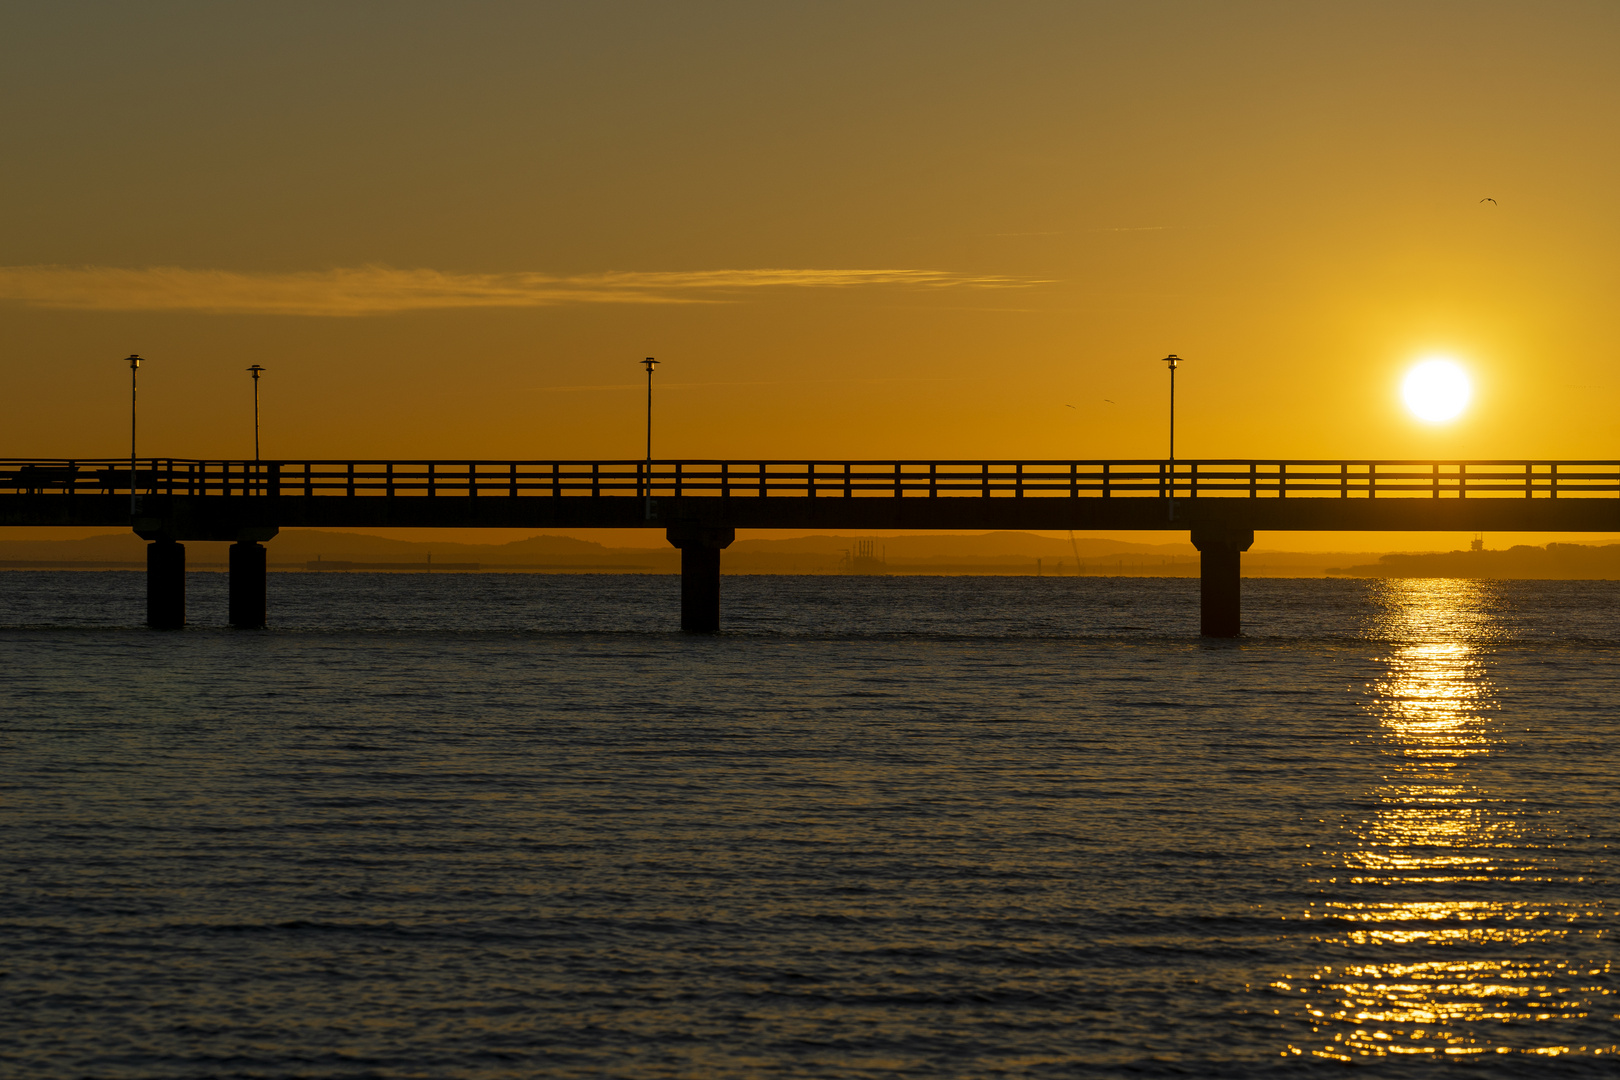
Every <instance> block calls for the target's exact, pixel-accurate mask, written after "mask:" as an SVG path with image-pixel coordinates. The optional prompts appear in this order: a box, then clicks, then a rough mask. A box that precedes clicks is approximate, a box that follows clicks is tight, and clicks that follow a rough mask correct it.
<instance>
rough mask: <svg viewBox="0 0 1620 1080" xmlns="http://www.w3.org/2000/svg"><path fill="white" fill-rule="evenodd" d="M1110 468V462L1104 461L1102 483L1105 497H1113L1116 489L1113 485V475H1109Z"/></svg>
mask: <svg viewBox="0 0 1620 1080" xmlns="http://www.w3.org/2000/svg"><path fill="white" fill-rule="evenodd" d="M1109 469H1110V466H1109V464H1108V462H1106V461H1105V462H1103V473H1102V476H1103V485H1102V487H1103V498H1105V499H1107V498H1112V497H1113V494H1114V490H1113V486H1112V483H1113V477H1111V476H1110V475H1109Z"/></svg>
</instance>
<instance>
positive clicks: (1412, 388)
mask: <svg viewBox="0 0 1620 1080" xmlns="http://www.w3.org/2000/svg"><path fill="white" fill-rule="evenodd" d="M1472 392H1473V387H1472V386H1471V385H1470V384H1469V381H1468V375H1467V373H1466V372H1464V371H1463V369H1462V368H1461V367H1459V366H1458V365H1457V364H1456V363H1454V362H1452V361H1450V360H1425V361H1423V363H1421V364H1419V365H1418V366H1417V367H1415V368H1413V369H1412V370H1411V371H1410V372H1408V373H1407V375H1406V381H1405V382H1404V383H1402V384H1401V397H1402V398H1404V399H1405V401H1406V407H1407V408H1408V409H1411V410H1412V415H1414V416H1416V417H1417V418H1418V419H1419V420H1427V421H1429V422H1431V423H1439V422H1441V421H1444V420H1454V419H1456V417H1457V416H1458V414H1460V413H1461V412H1462V411H1463V409H1464V408H1466V407H1467V405H1468V398H1469V396H1470V395H1471V394H1472Z"/></svg>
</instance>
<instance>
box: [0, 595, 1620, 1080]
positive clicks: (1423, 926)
mask: <svg viewBox="0 0 1620 1080" xmlns="http://www.w3.org/2000/svg"><path fill="white" fill-rule="evenodd" d="M225 585H226V582H225V578H224V576H223V575H221V574H208V573H198V574H193V575H191V576H190V579H189V589H190V606H189V612H190V620H191V623H190V626H189V627H188V628H187V629H185V630H183V631H175V632H154V631H148V630H146V629H143V628H142V626H141V625H140V623H141V620H142V617H143V613H144V609H143V589H144V580H143V577H142V575H140V574H138V573H128V572H105V573H97V572H72V571H68V572H34V571H27V572H22V571H19V572H8V573H0V800H3V801H0V1075H4V1076H7V1077H19V1078H24V1077H26V1078H29V1080H36V1078H38V1080H44V1078H58V1077H60V1078H82V1077H94V1078H109V1080H116V1078H193V1077H198V1078H201V1077H208V1078H213V1077H266V1078H280V1077H320V1078H325V1077H333V1078H337V1077H343V1078H350V1077H388V1078H394V1077H399V1078H406V1077H423V1078H466V1080H493V1078H506V1077H623V1078H627V1080H641V1078H693V1080H697V1078H703V1080H709V1078H716V1080H729V1078H738V1080H740V1078H752V1077H829V1078H832V1077H837V1078H843V1077H863V1078H864V1077H873V1078H876V1077H929V1078H934V1077H945V1078H956V1077H961V1078H979V1077H1144V1076H1146V1077H1155V1076H1196V1077H1271V1076H1286V1077H1292V1076H1318V1075H1322V1074H1323V1073H1324V1070H1327V1071H1333V1070H1336V1069H1339V1068H1343V1067H1351V1068H1355V1069H1359V1070H1360V1073H1359V1074H1360V1075H1367V1076H1386V1075H1387V1076H1394V1075H1402V1076H1404V1075H1409V1074H1413V1073H1414V1072H1415V1073H1417V1074H1421V1075H1427V1074H1428V1072H1429V1071H1431V1070H1442V1071H1444V1072H1446V1073H1448V1074H1449V1073H1451V1072H1456V1073H1458V1074H1459V1075H1469V1076H1481V1077H1525V1076H1603V1077H1612V1076H1616V1075H1620V1061H1617V1060H1616V1057H1615V1055H1616V1054H1617V1052H1620V972H1617V970H1616V967H1617V963H1620V954H1617V944H1616V932H1617V929H1620V910H1617V908H1620V890H1617V887H1616V886H1617V869H1620V864H1617V850H1620V815H1617V812H1616V811H1617V809H1620V663H1617V661H1620V583H1616V582H1583V581H1537V582H1512V581H1465V580H1278V579H1265V580H1251V581H1247V582H1245V584H1244V620H1245V636H1244V637H1243V638H1241V639H1238V640H1231V641H1219V640H1205V639H1201V638H1200V637H1199V636H1198V633H1197V631H1198V582H1197V581H1196V580H1187V579H1144V578H1115V579H1108V578H1095V577H1089V578H1075V577H1045V578H1031V577H1018V578H1011V577H1009V578H996V577H831V576H828V577H769V576H759V577H728V578H726V579H725V580H724V598H723V621H724V626H725V629H724V631H723V632H722V633H719V634H716V635H712V636H689V635H683V634H681V633H680V632H679V631H678V628H677V627H678V613H679V588H680V586H679V581H678V579H676V578H673V577H666V576H611V575H594V576H569V575H541V574H455V573H442V574H432V575H429V574H366V573H353V574H297V573H286V574H274V575H272V576H271V578H270V584H269V605H270V619H271V623H272V625H271V627H270V628H269V629H267V630H263V631H232V630H229V629H227V628H225V626H224V622H225V611H226V597H225ZM1335 1074H1336V1073H1335Z"/></svg>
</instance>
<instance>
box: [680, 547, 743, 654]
mask: <svg viewBox="0 0 1620 1080" xmlns="http://www.w3.org/2000/svg"><path fill="white" fill-rule="evenodd" d="M664 535H665V536H667V537H668V538H669V542H670V543H671V544H674V545H675V546H676V547H678V548H680V549H681V629H682V630H685V631H686V632H688V633H692V634H712V633H714V632H715V631H717V630H719V629H720V552H721V550H722V549H724V548H727V547H730V546H731V542H732V541H733V540H735V539H736V538H737V530H736V529H717V528H709V527H700V526H675V527H672V528H670V529H667V530H665V533H664Z"/></svg>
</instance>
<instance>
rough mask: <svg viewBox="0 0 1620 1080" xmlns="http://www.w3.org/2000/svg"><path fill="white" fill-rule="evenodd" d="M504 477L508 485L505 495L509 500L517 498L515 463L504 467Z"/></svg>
mask: <svg viewBox="0 0 1620 1080" xmlns="http://www.w3.org/2000/svg"><path fill="white" fill-rule="evenodd" d="M506 475H507V484H508V486H507V491H506V493H507V495H509V496H510V497H511V498H514V499H515V498H517V493H518V486H517V462H515V461H514V462H512V463H511V464H510V465H508V466H507V467H506Z"/></svg>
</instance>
